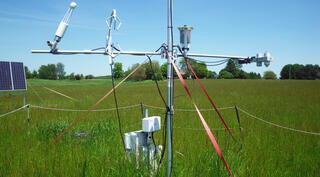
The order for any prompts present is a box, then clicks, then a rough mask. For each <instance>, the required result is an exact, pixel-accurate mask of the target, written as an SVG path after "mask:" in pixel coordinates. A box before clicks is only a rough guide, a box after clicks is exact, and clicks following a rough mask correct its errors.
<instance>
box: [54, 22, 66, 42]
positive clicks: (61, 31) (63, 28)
mask: <svg viewBox="0 0 320 177" xmlns="http://www.w3.org/2000/svg"><path fill="white" fill-rule="evenodd" d="M67 28H68V24H67V23H65V22H61V23H60V24H59V26H58V29H57V31H56V36H58V37H60V38H62V37H63V35H64V33H65V32H66V30H67Z"/></svg>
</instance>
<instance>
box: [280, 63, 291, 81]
mask: <svg viewBox="0 0 320 177" xmlns="http://www.w3.org/2000/svg"><path fill="white" fill-rule="evenodd" d="M292 68H293V66H292V65H291V64H287V65H285V66H284V67H283V68H282V70H281V72H280V79H292V77H291V75H292Z"/></svg>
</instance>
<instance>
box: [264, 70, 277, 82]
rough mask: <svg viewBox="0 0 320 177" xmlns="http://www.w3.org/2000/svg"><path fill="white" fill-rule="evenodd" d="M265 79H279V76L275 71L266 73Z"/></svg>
mask: <svg viewBox="0 0 320 177" xmlns="http://www.w3.org/2000/svg"><path fill="white" fill-rule="evenodd" d="M263 78H264V79H268V80H275V79H277V75H276V74H275V73H274V72H273V71H266V72H264V73H263Z"/></svg>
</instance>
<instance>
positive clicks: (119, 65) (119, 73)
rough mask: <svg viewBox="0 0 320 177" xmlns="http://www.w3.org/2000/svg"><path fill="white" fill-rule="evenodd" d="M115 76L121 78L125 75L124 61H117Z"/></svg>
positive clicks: (114, 70) (114, 69)
mask: <svg viewBox="0 0 320 177" xmlns="http://www.w3.org/2000/svg"><path fill="white" fill-rule="evenodd" d="M113 76H114V78H115V79H119V78H122V77H123V76H124V71H123V69H122V63H119V62H117V63H115V64H114V68H113Z"/></svg>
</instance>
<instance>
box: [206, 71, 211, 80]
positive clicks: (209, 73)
mask: <svg viewBox="0 0 320 177" xmlns="http://www.w3.org/2000/svg"><path fill="white" fill-rule="evenodd" d="M212 75H213V72H212V71H209V70H208V71H207V75H206V78H208V79H211V78H212Z"/></svg>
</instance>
